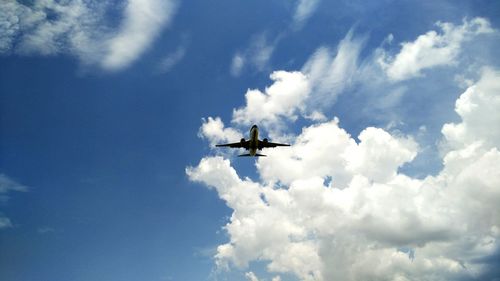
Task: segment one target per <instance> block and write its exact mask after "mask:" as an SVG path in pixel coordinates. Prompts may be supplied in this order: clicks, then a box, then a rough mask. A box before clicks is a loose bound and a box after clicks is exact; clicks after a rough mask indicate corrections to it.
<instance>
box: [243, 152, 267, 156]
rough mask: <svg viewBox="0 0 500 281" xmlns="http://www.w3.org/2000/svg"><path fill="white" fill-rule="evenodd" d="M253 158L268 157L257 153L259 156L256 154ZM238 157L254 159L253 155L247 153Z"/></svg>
mask: <svg viewBox="0 0 500 281" xmlns="http://www.w3.org/2000/svg"><path fill="white" fill-rule="evenodd" d="M253 156H255V157H265V156H267V155H264V154H259V153H257V154H255V155H253ZM238 157H252V155H251V154H250V153H247V154H240V155H238Z"/></svg>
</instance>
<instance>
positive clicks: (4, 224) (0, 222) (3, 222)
mask: <svg viewBox="0 0 500 281" xmlns="http://www.w3.org/2000/svg"><path fill="white" fill-rule="evenodd" d="M9 227H12V222H11V221H10V219H9V218H8V217H5V216H3V215H2V214H0V229H2V228H9Z"/></svg>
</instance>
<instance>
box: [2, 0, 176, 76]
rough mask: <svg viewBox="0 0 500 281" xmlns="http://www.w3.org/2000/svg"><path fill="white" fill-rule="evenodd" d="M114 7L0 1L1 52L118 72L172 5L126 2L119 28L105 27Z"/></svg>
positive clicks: (76, 0)
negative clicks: (69, 58)
mask: <svg viewBox="0 0 500 281" xmlns="http://www.w3.org/2000/svg"><path fill="white" fill-rule="evenodd" d="M109 5H112V3H110V2H108V1H92V0H88V1H85V0H71V1H62V2H61V1H54V0H35V1H34V2H33V3H32V4H30V5H24V4H20V3H18V2H17V1H3V2H1V3H0V38H1V40H0V53H12V52H15V53H21V54H41V55H55V54H60V53H69V54H72V55H75V56H77V57H78V58H79V59H80V60H81V62H82V63H84V64H98V65H100V66H101V67H103V68H105V69H108V70H117V69H122V68H124V67H126V66H128V65H130V64H131V63H132V62H134V61H135V60H136V59H137V58H138V57H139V56H140V55H142V54H143V53H144V51H145V50H146V49H147V48H148V47H149V45H150V44H151V43H152V41H153V40H154V39H155V38H156V37H157V35H158V34H159V32H160V31H161V30H162V28H164V27H165V26H166V25H168V23H169V21H170V20H171V19H172V17H173V14H174V11H175V4H174V1H172V0H168V1H160V0H143V1H139V0H129V1H128V2H127V5H126V8H125V12H124V17H123V19H122V25H121V26H120V28H119V30H114V29H112V28H109V27H106V19H105V18H104V15H105V13H106V10H107V8H108V7H109Z"/></svg>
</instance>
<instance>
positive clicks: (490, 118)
mask: <svg viewBox="0 0 500 281" xmlns="http://www.w3.org/2000/svg"><path fill="white" fill-rule="evenodd" d="M499 109H500V72H498V71H496V70H493V69H491V68H485V69H484V70H483V73H482V76H481V79H480V80H479V81H478V82H477V83H475V84H474V85H472V86H470V87H468V88H467V90H466V91H465V92H464V93H463V94H462V95H461V96H460V98H459V99H458V100H457V101H456V104H455V111H456V112H457V114H458V115H459V116H460V117H461V119H462V122H460V123H456V124H455V123H450V124H446V125H445V126H444V127H443V130H442V132H443V135H444V136H445V138H446V140H447V143H448V144H449V145H450V146H451V147H452V148H456V147H463V146H466V145H470V144H473V143H481V145H483V146H486V147H500V130H496V129H495V128H497V127H498V124H500V114H498V110H499Z"/></svg>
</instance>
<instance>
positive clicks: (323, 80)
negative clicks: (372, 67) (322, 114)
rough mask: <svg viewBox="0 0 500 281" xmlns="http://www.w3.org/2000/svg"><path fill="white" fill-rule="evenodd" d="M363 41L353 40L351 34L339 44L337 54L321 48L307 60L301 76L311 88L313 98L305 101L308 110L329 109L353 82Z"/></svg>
mask: <svg viewBox="0 0 500 281" xmlns="http://www.w3.org/2000/svg"><path fill="white" fill-rule="evenodd" d="M363 41H364V40H362V39H355V38H353V35H352V31H350V32H349V33H347V35H346V36H345V38H344V39H342V40H341V41H340V43H339V45H338V47H337V50H336V52H334V51H332V50H330V49H329V48H325V47H321V48H318V49H317V50H316V52H315V53H314V54H313V55H312V56H311V57H310V58H309V59H308V60H307V62H306V63H305V64H304V66H303V67H302V70H301V72H302V73H304V74H305V75H306V76H307V78H308V80H309V81H310V83H311V86H312V87H313V92H314V95H312V96H311V100H310V101H308V103H309V104H310V106H311V107H313V108H325V107H327V106H331V105H332V104H333V103H334V102H335V100H336V98H337V96H338V95H340V94H341V93H342V91H343V90H344V89H345V88H346V86H348V85H349V84H350V83H351V82H352V79H353V76H354V75H355V73H356V71H357V68H358V59H359V54H360V52H361V49H362V47H363Z"/></svg>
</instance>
